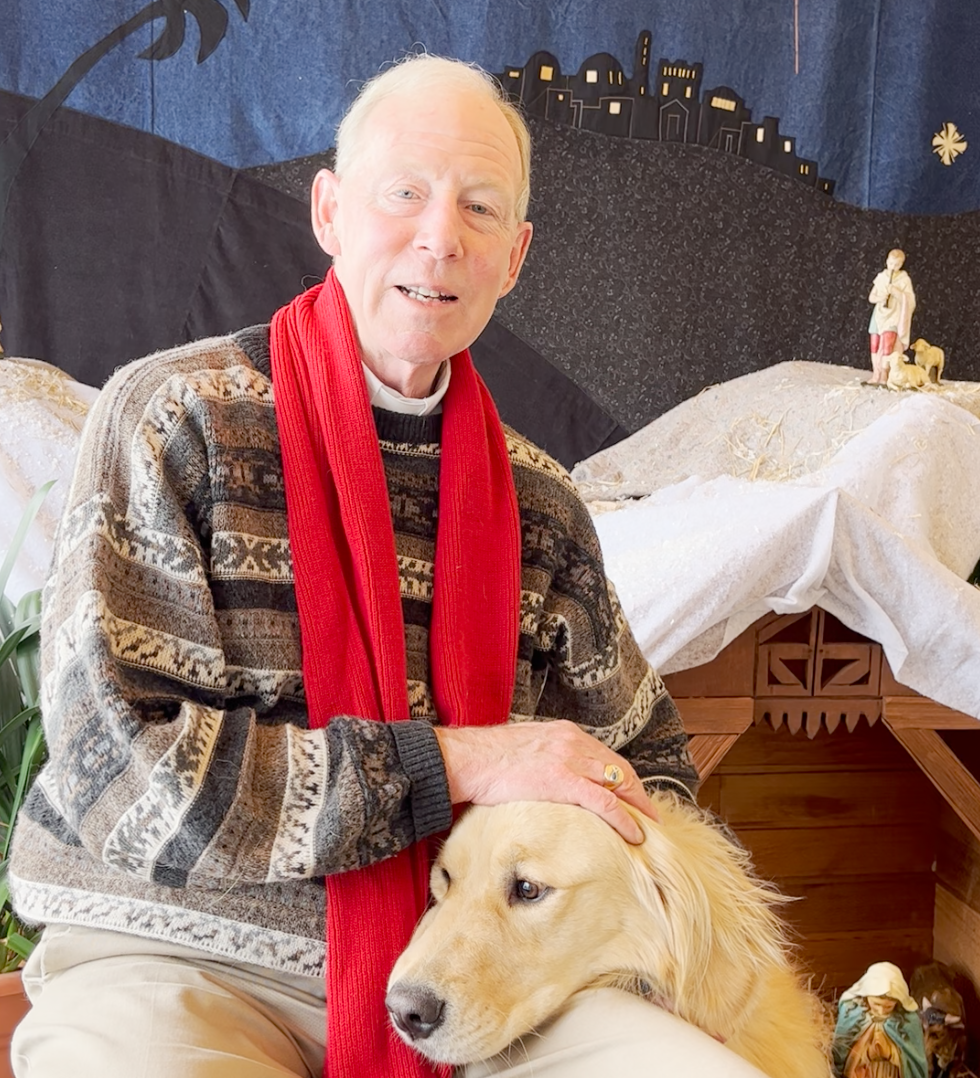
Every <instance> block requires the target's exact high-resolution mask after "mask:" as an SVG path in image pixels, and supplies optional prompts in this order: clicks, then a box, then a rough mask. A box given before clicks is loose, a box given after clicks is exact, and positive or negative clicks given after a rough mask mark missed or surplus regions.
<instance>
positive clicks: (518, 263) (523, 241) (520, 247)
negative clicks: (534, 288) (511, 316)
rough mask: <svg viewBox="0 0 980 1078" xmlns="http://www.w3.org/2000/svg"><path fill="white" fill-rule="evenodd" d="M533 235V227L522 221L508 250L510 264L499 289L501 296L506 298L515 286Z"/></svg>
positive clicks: (498, 297) (529, 223)
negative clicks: (502, 285)
mask: <svg viewBox="0 0 980 1078" xmlns="http://www.w3.org/2000/svg"><path fill="white" fill-rule="evenodd" d="M533 233H534V226H533V225H532V224H531V222H530V221H522V222H521V223H520V224H519V225H518V226H517V235H516V236H515V237H514V245H513V247H511V249H510V262H509V263H508V266H507V279H506V281H504V287H503V288H501V290H500V294H499V295H498V296H497V299H500V298H501V296H506V295H507V293H508V292H509V291H510V290H511V289H512V288H513V287H514V285H515V284H517V278H518V275H519V274H520V272H521V267H522V266H523V265H524V259H525V258H527V249H528V247H529V246H530V245H531V236H532V234H533Z"/></svg>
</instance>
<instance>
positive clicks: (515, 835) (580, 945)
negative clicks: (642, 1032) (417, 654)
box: [387, 797, 782, 1064]
mask: <svg viewBox="0 0 980 1078" xmlns="http://www.w3.org/2000/svg"><path fill="white" fill-rule="evenodd" d="M658 808H659V811H660V814H661V820H662V823H661V824H654V823H652V822H651V821H649V820H647V819H646V818H645V817H641V816H639V814H635V815H636V816H637V820H638V822H639V823H640V824H641V826H642V827H643V829H644V833H645V841H644V843H643V845H642V846H636V847H634V846H631V845H629V844H628V843H626V842H624V841H623V840H622V839H621V838H620V837H619V835H618V834H617V833H616V832H615V831H613V829H612V828H611V827H609V826H608V825H607V824H606V823H604V822H603V821H602V820H600V819H599V818H598V817H597V816H594V815H593V814H592V813H590V812H587V811H585V810H584V809H580V808H576V807H573V806H569V805H555V804H550V803H545V802H533V803H532V802H522V803H515V804H509V805H501V806H496V807H494V808H475V809H471V810H470V811H469V812H467V813H466V814H465V816H464V817H463V818H462V819H461V821H460V822H459V823H458V824H457V825H456V827H455V828H454V829H453V832H452V834H451V835H450V837H449V839H448V840H447V841H446V843H445V845H444V847H443V849H442V852H441V854H440V856H439V858H438V859H437V861H436V863H435V865H434V867H433V870H432V880H431V887H432V894H433V900H434V901H433V905H432V907H431V909H430V910H429V911H428V912H427V913H426V915H425V916H424V917H423V919H422V921H421V922H420V923H419V926H418V928H417V930H416V932H415V935H414V936H413V938H412V940H411V942H410V943H409V946H408V948H407V949H406V950H405V952H404V953H403V954H402V956H401V957H400V958H399V960H398V962H397V963H396V964H395V968H394V969H393V971H392V974H391V978H390V980H389V986H388V996H387V1004H388V1008H389V1011H390V1013H391V1015H392V1020H393V1022H394V1024H395V1027H396V1029H397V1030H398V1032H399V1034H400V1035H401V1036H402V1037H403V1039H404V1040H406V1041H408V1042H409V1043H410V1044H412V1045H413V1046H414V1047H415V1048H416V1049H417V1050H418V1051H420V1052H421V1053H422V1054H423V1055H425V1056H427V1057H428V1058H429V1059H431V1060H433V1061H435V1062H441V1063H456V1064H462V1063H469V1062H473V1061H475V1060H480V1059H487V1058H489V1057H490V1056H493V1055H495V1054H497V1053H498V1052H500V1051H502V1050H503V1049H504V1048H506V1047H507V1045H509V1044H511V1043H512V1042H513V1041H515V1040H516V1039H518V1038H519V1037H521V1036H523V1035H524V1034H526V1033H528V1032H530V1031H531V1030H533V1029H536V1028H537V1027H539V1026H540V1025H541V1024H542V1023H543V1022H545V1021H546V1020H547V1019H548V1018H550V1017H552V1016H553V1015H555V1014H556V1013H558V1012H559V1011H560V1010H561V1009H562V1007H563V1005H564V1004H565V1002H566V1001H567V1000H568V999H569V998H570V997H571V996H572V995H573V994H574V993H575V992H577V991H579V990H581V989H583V988H586V987H589V986H595V985H600V984H618V985H620V986H624V987H625V986H629V987H632V988H633V989H634V990H639V991H641V992H643V993H644V994H649V995H650V997H651V998H652V999H655V1000H656V1001H658V1002H660V1003H662V1004H663V1005H666V1006H668V1007H669V1008H671V1009H674V1010H676V1011H677V1013H679V1014H681V1015H682V1016H683V1017H685V1018H688V1019H689V1020H691V1021H693V1022H695V1023H696V1024H699V1025H702V1026H703V1027H704V1028H706V1029H708V1030H709V1032H712V1033H716V1034H719V1035H722V1036H724V1035H726V1033H727V1029H724V1028H721V1027H720V1026H718V1025H715V1026H712V1025H711V1023H715V1022H721V1021H726V1022H728V1021H731V1016H732V1015H738V1014H739V1013H741V1012H743V1011H744V1009H745V1007H746V1005H747V1003H748V1001H749V998H750V996H751V993H752V983H753V976H752V969H753V966H754V965H755V964H757V963H758V961H759V955H758V954H757V953H756V952H757V951H758V948H759V946H761V947H762V948H764V949H765V948H769V950H770V951H771V952H772V953H771V954H769V955H768V960H770V961H777V962H778V961H782V952H781V950H780V946H779V940H778V937H779V933H778V928H777V927H776V923H775V921H774V919H773V918H772V915H771V913H770V912H769V910H768V906H767V904H766V903H767V900H766V899H765V898H762V899H760V895H763V894H764V892H762V891H761V890H760V888H759V887H758V885H757V884H755V882H754V881H752V880H750V879H749V878H748V877H747V876H746V875H745V874H744V873H743V871H742V870H743V868H744V864H743V863H741V862H740V857H741V856H742V855H741V854H740V852H739V851H737V850H736V849H735V847H734V846H732V845H731V843H729V842H728V841H727V839H725V838H724V836H722V835H721V834H719V833H718V832H717V831H716V830H715V829H714V828H711V827H709V826H707V825H706V824H705V823H704V822H703V821H702V820H701V818H700V816H698V815H697V814H696V813H691V812H690V811H689V810H685V809H682V808H681V807H680V806H679V805H678V804H676V803H675V802H674V801H673V799H671V798H667V797H665V798H663V799H661V800H660V801H659V802H658ZM719 874H720V875H721V876H722V877H724V878H726V882H725V883H724V892H725V893H717V894H716V893H714V891H715V889H716V884H715V882H714V878H715V877H716V876H718V875H719ZM750 893H751V900H748V896H749V895H750ZM746 913H747V916H746ZM752 933H754V934H755V935H756V936H758V937H759V938H760V940H761V943H759V944H754V945H753V946H752V947H749V946H747V945H746V944H745V942H744V941H745V939H746V936H747V934H752ZM709 981H710V983H709ZM706 995H708V996H711V997H712V1000H711V1004H710V1008H709V1009H708V1010H706V1009H705V1007H704V1006H702V1005H701V1001H702V1000H703V999H704V997H705V996H706ZM726 1008H730V1009H729V1010H728V1011H727V1015H728V1017H725V1018H723V1017H722V1016H723V1015H724V1014H725V1013H726Z"/></svg>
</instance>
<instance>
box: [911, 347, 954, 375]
mask: <svg viewBox="0 0 980 1078" xmlns="http://www.w3.org/2000/svg"><path fill="white" fill-rule="evenodd" d="M912 351H913V352H915V362H916V363H917V364H918V365H919V366H920V367H921V368H922V369H923V370H924V371H925V372H926V375H927V377H928V379H929V381H930V382H932V383H933V384H934V385H938V384H939V383H940V382H941V381H942V380H943V368H944V367H945V366H946V353H945V352H944V351H943V350H942V349H941V348H939V347H938V346H937V345H935V344H930V343H929V342H928V341H927V340H925V339H924V338H922V337H920V338H919V339H918V340H917V341H914V342H913V344H912Z"/></svg>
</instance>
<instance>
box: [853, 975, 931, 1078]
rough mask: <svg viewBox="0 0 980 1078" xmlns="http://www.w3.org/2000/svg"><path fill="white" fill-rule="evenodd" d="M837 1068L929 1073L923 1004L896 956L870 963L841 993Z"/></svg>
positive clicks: (888, 1075) (859, 1073) (908, 1077)
mask: <svg viewBox="0 0 980 1078" xmlns="http://www.w3.org/2000/svg"><path fill="white" fill-rule="evenodd" d="M834 1072H835V1074H837V1075H838V1078H928V1071H927V1070H926V1050H925V1043H924V1041H923V1037H922V1026H921V1024H920V1022H919V1014H918V1008H917V1007H916V1003H915V1000H914V999H912V997H911V996H910V995H909V990H908V985H906V983H905V978H904V977H903V976H902V971H901V970H900V969H899V968H898V966H895V965H893V964H892V963H891V962H875V963H874V965H872V966H869V967H868V969H867V971H866V972H865V974H864V976H863V977H861V979H860V980H859V981H857V982H856V983H855V984H853V985H852V986H851V987H850V988H849V989H848V990H847V991H846V992H844V993H843V995H842V996H841V997H840V1003H839V1005H838V1009H837V1027H836V1029H835V1030H834Z"/></svg>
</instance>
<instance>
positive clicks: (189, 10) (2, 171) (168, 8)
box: [0, 0, 251, 245]
mask: <svg viewBox="0 0 980 1078" xmlns="http://www.w3.org/2000/svg"><path fill="white" fill-rule="evenodd" d="M225 2H226V0H152V3H149V4H147V6H146V7H145V8H143V10H142V11H139V12H137V13H136V14H135V15H134V16H133V17H132V18H131V19H128V20H127V21H126V22H124V23H123V24H122V25H121V26H117V27H116V29H115V30H113V31H112V32H111V33H109V34H106V36H105V37H104V38H102V40H101V41H97V42H96V43H95V44H94V45H93V46H92V47H91V48H89V49H87V50H86V51H85V52H83V53H82V55H81V56H79V57H78V59H77V60H75V62H74V63H73V64H72V65H71V66H70V67H69V68H68V70H67V71H66V72H65V73H64V75H62V76H61V78H60V79H58V81H57V82H56V83H55V84H54V86H52V87H51V89H50V90H49V91H48V92H47V93H46V94H45V95H44V97H42V98H41V99H40V100H39V101H37V102H36V103H35V104H34V105H32V106H31V108H30V109H28V111H27V112H26V113H25V114H24V115H23V116H22V117H21V118H20V120H19V121H18V123H17V125H16V126H15V127H14V129H13V130H12V131H11V132H10V133H9V134H8V135H7V137H6V138H5V139H4V140H3V142H2V143H0V245H2V240H3V222H4V217H5V215H6V211H7V201H8V199H9V198H10V191H11V188H12V187H13V184H14V180H15V179H16V177H17V173H18V171H19V170H20V167H21V165H22V164H23V163H24V160H25V158H26V157H27V155H28V154H29V153H30V151H31V147H32V146H33V145H34V141H35V139H36V138H37V136H38V135H39V134H40V133H41V129H42V128H43V127H44V125H45V124H46V123H47V122H48V120H50V119H51V116H52V115H53V114H54V111H55V110H56V109H57V108H58V107H59V106H60V105H61V104H62V103H63V102H64V101H65V100H66V99H67V97H68V95H69V94H70V93H71V92H72V90H74V89H75V87H76V86H77V85H78V84H79V83H80V82H81V81H82V79H84V78H85V76H86V75H87V74H88V73H89V72H90V71H91V70H92V68H93V67H95V65H96V64H97V63H98V62H99V61H100V60H101V59H102V57H103V56H106V55H107V54H108V53H109V52H111V51H112V49H114V48H115V47H116V45H118V44H119V42H121V41H123V40H125V38H127V37H129V35H130V34H132V33H134V32H135V31H136V30H138V29H139V28H140V27H141V26H144V25H146V23H148V22H153V20H154V19H166V23H165V25H164V27H163V29H162V30H161V31H160V34H159V36H158V37H157V38H156V40H155V41H154V42H153V44H152V45H150V47H149V48H148V49H145V50H144V51H143V52H141V53H140V54H139V58H140V59H141V60H166V59H168V58H169V57H171V56H173V55H174V54H175V53H176V52H177V51H178V49H180V47H181V46H182V45H183V44H184V33H185V29H186V21H187V19H186V17H187V16H188V15H190V16H192V17H193V18H194V19H195V20H196V21H197V25H198V30H199V31H200V38H201V43H200V46H199V48H198V50H197V62H198V63H199V64H201V63H204V61H205V60H206V59H207V58H208V57H209V56H210V55H211V53H213V52H214V50H215V49H216V48H217V47H218V45H220V44H221V41H222V39H223V38H224V36H225V32H226V31H227V29H228V12H227V10H226V9H225ZM234 4H235V6H236V7H237V8H238V10H239V12H240V13H241V16H242V18H243V19H246V20H247V19H248V13H249V9H250V7H251V0H234Z"/></svg>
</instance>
